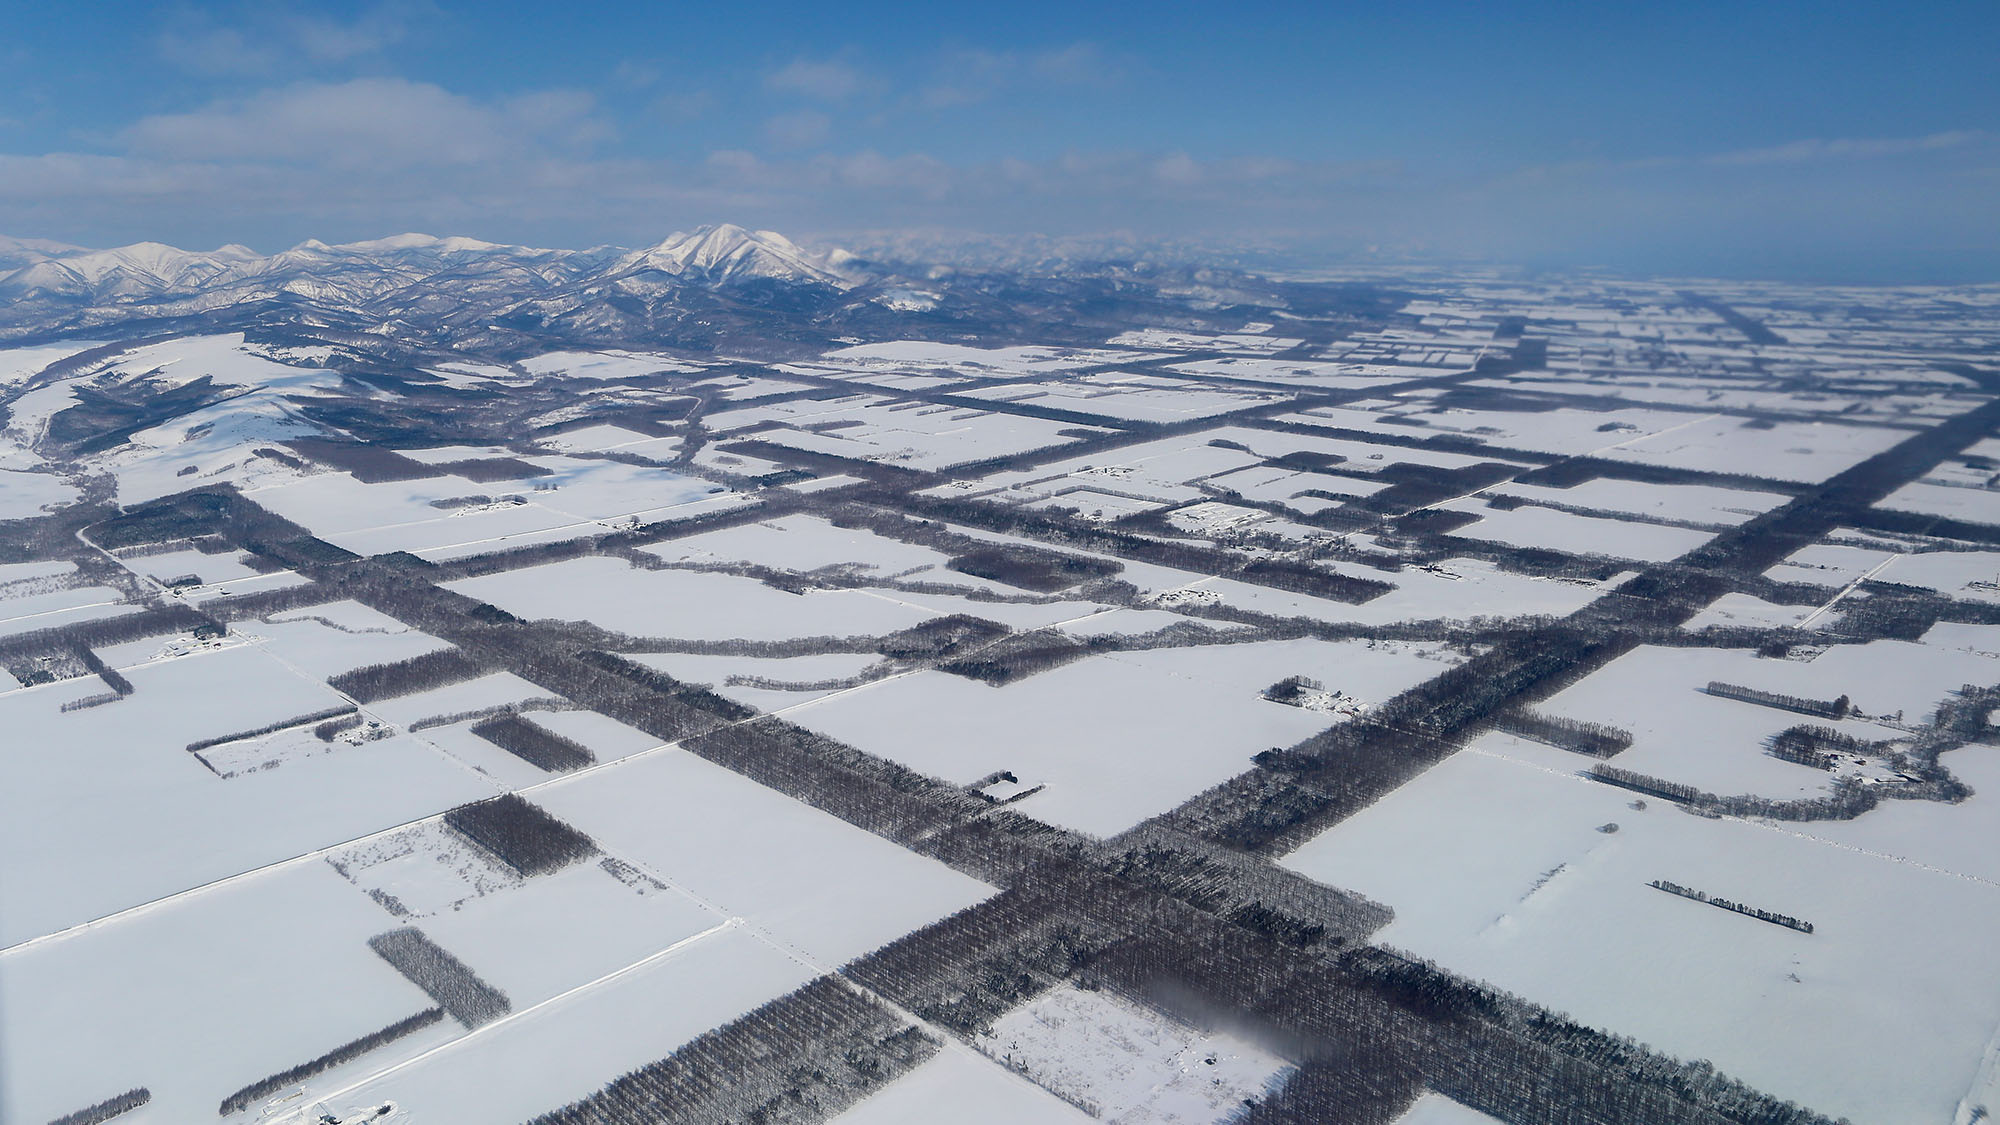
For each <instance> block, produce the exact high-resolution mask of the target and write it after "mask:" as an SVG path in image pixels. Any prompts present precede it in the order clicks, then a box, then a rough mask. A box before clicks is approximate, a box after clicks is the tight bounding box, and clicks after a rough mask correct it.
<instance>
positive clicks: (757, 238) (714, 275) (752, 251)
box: [615, 223, 849, 288]
mask: <svg viewBox="0 0 2000 1125" xmlns="http://www.w3.org/2000/svg"><path fill="white" fill-rule="evenodd" d="M615 268H616V271H617V272H621V273H645V272H653V273H666V274H673V275H675V276H676V277H682V278H696V279H700V280H703V281H707V282H710V283H712V284H721V283H730V282H739V281H749V280H754V279H758V278H769V279H775V280H779V281H809V282H817V283H819V284H822V285H832V286H837V287H839V288H846V287H847V286H848V284H849V283H848V281H847V280H846V279H845V278H842V277H841V276H840V274H839V273H838V272H837V271H835V270H834V269H833V268H832V266H831V265H830V264H829V262H828V261H827V260H826V259H824V258H822V257H820V256H818V255H814V254H811V253H809V252H807V251H805V250H802V249H800V248H799V247H798V246H797V245H795V244H794V243H793V242H792V241H791V240H790V239H788V238H786V237H785V236H784V235H782V234H779V233H778V232H776V231H769V230H759V231H753V230H748V229H746V228H744V227H739V226H737V225H736V224H734V223H717V224H714V225H712V226H701V227H696V228H695V229H694V230H692V231H676V232H675V233H673V234H671V235H669V236H667V238H666V239H665V240H664V241H662V242H661V243H660V244H659V245H657V246H654V247H651V248H649V249H646V250H640V251H636V252H634V253H631V254H627V255H626V256H625V257H624V258H622V259H620V260H619V262H618V263H617V266H616V267H615Z"/></svg>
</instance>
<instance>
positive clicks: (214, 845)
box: [0, 645, 492, 1092]
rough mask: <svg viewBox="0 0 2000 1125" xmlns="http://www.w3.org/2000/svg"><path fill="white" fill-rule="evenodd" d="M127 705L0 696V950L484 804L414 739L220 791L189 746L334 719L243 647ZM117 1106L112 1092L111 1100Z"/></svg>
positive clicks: (157, 682) (66, 687)
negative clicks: (1, 734)
mask: <svg viewBox="0 0 2000 1125" xmlns="http://www.w3.org/2000/svg"><path fill="white" fill-rule="evenodd" d="M125 675H126V676H127V677H128V678H129V679H130V680H131V682H132V685H133V687H134V691H133V693H132V694H131V695H129V696H127V697H125V698H122V699H117V700H115V701H113V702H108V703H105V704H102V705H100V706H94V707H88V708H84V709H82V710H75V711H70V712H63V711H61V709H60V708H61V705H62V704H63V703H64V702H67V701H70V700H72V699H77V698H82V697H84V696H87V695H90V694H92V693H93V692H98V691H101V690H103V689H102V687H101V685H99V684H98V683H97V682H96V680H95V679H94V678H91V679H88V680H83V681H78V680H66V681H61V682H58V683H55V684H49V685H45V686H41V687H36V688H30V689H26V690H21V691H14V692H9V693H7V694H6V695H4V696H0V730H5V731H7V732H8V733H7V737H6V738H4V739H0V763H3V764H4V768H5V771H6V774H7V776H8V778H9V779H10V783H9V784H8V785H5V786H0V844H3V845H4V846H0V882H4V883H5V885H6V887H7V909H6V910H5V911H4V912H0V944H4V945H11V944H13V943H16V942H20V941H25V940H28V939H32V938H36V937H39V936H41V935H43V934H47V933H50V932H53V931H56V930H60V929H63V928H65V927H69V926H75V925H78V924H80V923H83V922H87V921H89V920H91V919H93V918H97V917H100V916H103V915H107V914H112V913H115V912H117V911H120V910H124V909H126V908H128V907H133V906H137V905H140V904H141V903H145V902H148V901H151V900H153V899H157V898H160V897H163V896H167V895H171V894H174V893H176V892H178V891H183V890H186V889H188V888H189V887H194V886H198V885H200V884H203V883H206V882H209V881H210V880H214V879H221V878H226V877H228V876H231V875H235V874H237V873H239V872H243V871H249V870H251V869H253V868H257V867H260V866H263V865H265V864H270V863H275V862H279V861H282V860H286V859H290V858H292V857H293V856H297V855H302V854H305V853H307V852H310V851H312V850H314V849H317V848H320V847H323V846H324V845H326V844H329V843H333V842H337V841H340V840H344V839H349V838H352V837H356V836H361V835H365V834H367V833H370V832H373V831H376V830H379V829H381V828H385V827H388V826H390V825H394V824H399V823H402V822H404V821H407V820H411V819H414V818H416V817H421V816H426V815H429V814H431V813H434V812H438V811H440V810H442V809H445V808H449V807H451V806H452V805H454V804H458V803H460V802H462V801H467V800H472V799H475V798H478V797H484V796H488V795H489V794H490V793H491V792H492V790H491V788H490V787H489V786H488V785H487V784H486V783H484V782H482V781H481V780H480V779H479V778H478V777H477V775H475V774H473V773H471V772H470V771H467V770H465V769H463V768H462V767H460V766H457V765H455V764H453V763H451V762H450V761H449V760H448V759H446V758H444V757H443V756H442V755H439V754H436V753H434V752H432V751H430V750H429V749H428V748H426V747H425V746H423V744H421V743H419V742H416V741H414V740H412V739H409V738H408V737H399V738H390V739H384V740H381V741H376V742H369V743H366V744H364V745H360V746H353V747H344V748H341V749H338V750H336V751H333V752H330V753H326V754H320V755H317V756H314V757H310V758H305V759H302V760H298V761H293V762H287V763H286V764H284V765H282V766H281V767H279V768H277V769H272V770H263V771H258V772H252V773H246V774H242V775H239V776H237V777H232V778H227V779H225V778H221V777H218V776H216V775H215V774H214V773H212V772H211V771H210V770H209V769H208V768H207V767H206V766H204V765H203V764H202V763H201V762H200V761H199V760H198V759H197V758H196V757H195V755H194V754H192V753H190V752H188V750H187V749H186V746H187V745H188V744H189V743H191V742H195V741H197V740H201V739H206V738H214V737H219V736H223V735H228V734H231V733H234V732H238V731H246V730H254V729H256V728H259V727H262V726H265V725H267V724H270V723H274V722H281V721H284V720H287V719H293V718H297V717H299V716H303V715H309V714H312V713H315V712H320V711H324V710H327V709H329V708H332V707H336V706H339V705H340V704H341V703H342V700H341V698H340V697H339V696H338V695H336V694H335V693H334V692H333V691H332V690H330V689H329V688H327V687H326V686H325V685H324V684H322V683H318V682H316V681H314V680H312V679H309V678H307V677H304V676H301V675H298V674H296V673H293V672H291V671H289V670H288V669H286V668H285V667H284V666H282V665H281V664H279V663H278V662H277V661H276V660H274V659H272V658H271V657H270V656H268V655H266V654H264V653H263V652H260V651H259V650H258V649H257V648H255V647H254V646H248V645H238V646H234V647H227V648H221V649H216V650H213V651H208V652H202V653H198V654H194V655H189V656H181V657H176V658H173V659H169V660H164V661H160V662H157V663H152V664H146V665H143V666H139V667H133V668H128V669H126V670H125ZM113 1092H116V1091H113Z"/></svg>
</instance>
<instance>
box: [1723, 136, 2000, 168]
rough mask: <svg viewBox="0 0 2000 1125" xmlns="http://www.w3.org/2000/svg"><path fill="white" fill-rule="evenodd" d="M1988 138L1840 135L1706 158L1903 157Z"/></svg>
mask: <svg viewBox="0 0 2000 1125" xmlns="http://www.w3.org/2000/svg"><path fill="white" fill-rule="evenodd" d="M1987 139H1989V135H1988V134H1986V133H1983V132H1981V131H1979V130H1976V129H1959V130H1954V131H1951V132H1945V133H1931V134H1929V135H1928V136H1922V137H1841V138H1836V139H1834V140H1819V139H1809V140H1799V141H1792V142H1790V143H1788V144H1782V145H1773V146H1771V147H1769V148H1756V149H1744V150H1741V151H1737V152H1725V153H1718V154H1716V155H1714V156H1710V157H1707V158H1705V159H1706V162H1707V163H1710V164H1799V163H1803V162H1806V161H1812V160H1846V159H1868V158H1873V157H1882V156H1906V155H1909V154H1911V153H1921V152H1938V151H1941V150H1943V149H1952V148H1963V147H1965V146H1967V145H1972V144H1977V143H1979V142H1982V141H1985V140H1987Z"/></svg>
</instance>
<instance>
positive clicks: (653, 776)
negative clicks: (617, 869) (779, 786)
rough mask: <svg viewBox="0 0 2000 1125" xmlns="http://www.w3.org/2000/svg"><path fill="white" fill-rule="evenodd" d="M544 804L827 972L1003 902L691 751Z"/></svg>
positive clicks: (616, 772) (584, 781)
mask: <svg viewBox="0 0 2000 1125" xmlns="http://www.w3.org/2000/svg"><path fill="white" fill-rule="evenodd" d="M535 799H536V801H537V802H538V803H540V804H541V805H543V806H544V807H546V808H547V809H548V810H549V811H550V812H552V813H554V814H556V815H557V816H559V817H561V818H562V819H564V820H566V821H568V822H569V823H570V824H572V825H574V826H575V827H576V828H577V829H578V830H580V831H582V832H584V833H586V834H588V835H590V836H592V837H593V838H595V839H597V840H598V841H599V842H600V843H601V844H602V845H603V846H604V847H605V848H606V849H607V850H609V851H610V852H612V853H613V854H615V855H617V856H620V857H623V858H626V859H629V860H631V861H632V862H634V863H637V864H640V865H642V867H643V868H644V869H645V870H646V871H647V872H648V873H650V874H652V875H654V876H656V877H658V878H659V879H661V880H663V881H665V882H666V883H667V884H669V885H670V886H672V887H674V888H675V889H677V890H680V891H683V892H685V893H686V894H688V895H691V896H693V897H694V898H695V899H696V900H698V901H700V902H702V903H704V904H706V905H708V906H710V907H712V908H714V909H715V910H717V911H719V912H721V914H723V915H724V916H727V917H736V918H743V919H747V920H748V921H749V922H750V923H751V924H752V925H753V926H755V927H756V928H757V930H758V931H759V932H760V933H763V934H766V935H768V936H769V937H770V939H771V940H773V941H775V942H777V943H779V944H780V945H782V946H783V947H784V948H786V949H787V950H790V951H792V952H794V953H795V954H796V955H798V956H799V957H801V958H803V959H805V960H807V961H809V962H810V963H812V964H814V965H815V966H818V967H819V968H822V969H830V968H833V967H835V966H838V965H840V964H841V963H843V962H845V961H848V960H851V959H852V958H855V957H858V956H860V955H862V954H864V953H867V952H869V951H871V950H873V949H875V948H876V947H878V946H881V945H884V944H886V943H888V942H889V941H892V940H894V939H895V938H898V937H900V936H902V935H903V934H905V933H907V932H908V931H910V930H913V929H915V928H917V927H919V926H922V925H925V924H927V923H929V922H932V921H935V920H936V919H938V918H942V917H943V916H945V915H947V914H950V913H952V912H953V911H955V910H960V909H962V908H964V907H967V906H970V905H972V904H973V903H975V902H978V901H980V900H981V899H984V898H985V897H987V896H988V895H990V894H991V893H993V889H992V888H991V887H988V886H986V885H985V884H983V883H980V882H977V881H975V880H973V879H970V878H968V877H966V876H964V875H961V874H959V873H958V872H956V871H953V870H951V869H950V868H948V867H945V866H944V865H943V864H940V863H936V862H934V861H932V860H929V859H925V858H923V857H921V856H918V855H916V854H914V853H912V852H908V851H905V850H904V849H902V848H900V847H897V846H896V845H895V844H892V843H889V842H888V841H886V840H883V839H881V838H879V837H876V836H872V835H870V834H868V833H867V832H864V831H862V830H861V829H859V828H856V827H854V826H853V825H850V824H848V823H847V822H845V821H842V820H838V819H836V818H834V817H832V816H830V815H828V814H826V813H823V812H820V811H819V810H817V809H813V808H810V807H808V806H806V805H803V804H800V803H799V802H797V801H793V800H791V799H790V798H788V797H785V796H782V795H780V794H778V793H775V792H773V791H771V790H769V789H766V788H764V787H762V786H760V785H758V784H756V783H755V782H752V781H748V780H746V779H744V778H742V777H739V776H737V775H736V774H733V773H730V772H729V771H727V770H725V769H723V768H722V767H720V766H716V765H712V764H710V763H708V762H706V761H703V760H702V759H700V758H696V757H694V756H693V755H691V754H688V753H686V752H685V751H680V750H673V751H666V752H662V753H658V754H651V755H647V756H645V757H643V758H633V759H630V760H628V761H626V762H623V763H620V764H618V765H615V766H611V767H607V768H605V769H601V770H595V771H590V772H586V773H582V774H577V775H574V776H572V777H566V778H559V779H557V780H555V781H553V782H551V783H550V784H548V785H546V786H544V787H543V788H542V789H540V790H539V791H538V792H537V794H536V797H535Z"/></svg>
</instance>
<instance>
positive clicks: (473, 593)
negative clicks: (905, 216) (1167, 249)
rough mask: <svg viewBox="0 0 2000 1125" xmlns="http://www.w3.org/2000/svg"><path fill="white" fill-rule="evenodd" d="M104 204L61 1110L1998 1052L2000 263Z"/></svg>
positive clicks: (32, 800)
mask: <svg viewBox="0 0 2000 1125" xmlns="http://www.w3.org/2000/svg"><path fill="white" fill-rule="evenodd" d="M53 245H54V244H33V243H27V242H14V241H12V240H6V239H0V294H5V295H6V297H5V300H0V1122H5V1123H7V1125H13V1123H14V1122H16V1121H20V1122H24V1123H28V1125H40V1123H44V1122H53V1123H57V1125H85V1123H88V1125H106V1123H108V1125H128V1123H136V1125H182V1123H186V1122H196V1121H210V1120H213V1121H218V1122H221V1123H222V1125H236V1123H239V1122H241V1123H246V1125H361V1123H362V1122H370V1123H374V1125H438V1123H447V1122H494V1123H496V1125H640V1123H652V1122H659V1121H677V1122H678V1121H688V1122H736V1121H760V1122H767V1123H769V1125H810V1123H813V1122H820V1121H833V1122H839V1123H841V1125H935V1123H937V1122H949V1123H964V1125H1001V1123H1006V1125H1014V1123H1016V1122H1078V1121H1092V1120H1094V1121H1105V1122H1113V1123H1123V1125H1141V1123H1152V1125H1169V1123H1171V1125H1223V1123H1228V1122H1238V1123H1246V1125H1248V1123H1255V1122H1263V1121H1298V1122H1307V1121H1311V1122H1318V1121H1327V1122H1340V1121H1371V1122H1398V1123H1400V1125H1482V1123H1493V1122H1516V1123H1518V1122H1540V1121H1565V1122H1578V1123H1586V1122H1588V1123H1598V1125H1625V1123H1628V1122H1643V1123H1645V1125H1838V1123H1839V1122H1840V1120H1841V1119H1843V1118H1844V1119H1846V1120H1847V1121H1851V1122H1853V1123H1854V1125H1871V1123H1875V1122H1885V1123H1894V1125H1902V1123H1904V1122H1911V1123H1916V1122H1940V1123H1943V1122H1951V1123H1953V1125H1976V1123H1977V1122H1980V1121H1985V1120H1990V1119H1991V1118H1992V1116H1993V1115H1994V1114H1995V1113H1996V1112H2000V962H1996V959H1995V958H1994V957H1993V956H1992V955H1991V952H1990V947H1991V946H1992V945H1993V934H1994V933H1995V932H1996V930H2000V847H1996V844H2000V502H1996V500H1995V497H1996V495H1997V494H2000V493H1996V489H1995V487H1994V485H1995V483H1996V480H2000V436H1995V434H1996V432H2000V385H1996V384H1995V383H1994V381H1993V380H1992V379H1991V378H1990V373H1989V372H1988V371H1987V369H1988V368H1990V367H1991V366H1992V364H1991V362H1990V352H1991V341H1992V340H1993V339H1994V338H1995V336H1996V333H2000V289H1995V288H1994V287H1992V286H1980V285H1963V286H1951V287H1917V288H1907V289H1891V288H1847V289H1840V290H1830V289H1823V288H1816V287H1810V286H1797V285H1781V284H1775V283H1756V282H1723V281H1712V280H1704V279H1698V278H1697V279H1685V278H1684V279H1677V280H1675V281H1674V282H1671V283H1664V282H1652V281H1644V280H1636V279H1612V278H1610V277H1608V275H1592V276H1589V277H1581V278H1565V277H1561V276H1557V275H1555V274H1550V273H1537V274H1535V275H1533V276H1532V277H1530V276H1528V275H1522V274H1515V273H1512V272H1510V271H1508V270H1506V269H1503V268H1500V267H1491V268H1480V269H1476V270H1463V271H1460V270H1449V269H1445V268H1444V267H1440V266H1422V267H1415V266H1413V267H1409V268H1407V269H1400V270H1397V271H1395V272H1393V273H1384V272H1382V271H1383V270H1384V269H1387V267H1377V266H1374V265H1367V264H1363V265H1352V266H1348V267H1342V268H1339V269H1329V270H1327V271H1323V272H1320V273H1316V274H1313V275H1312V280H1305V279H1303V275H1302V276H1301V277H1294V278H1285V277H1267V276H1261V275H1258V274H1253V273H1246V272H1241V271H1236V270H1228V269H1223V268H1221V267H1215V268H1208V267H1201V268H1183V266H1182V265H1180V264H1172V263H1166V262H1154V263H1149V264H1142V265H1133V266H1119V267H1098V266H1084V265H1076V264H1074V262H1073V261H1072V258H1074V255H1073V254H1071V253H1070V252H1069V251H1068V250H1060V251H1059V250H1057V249H1055V248H1054V245H1053V244H1052V246H1051V248H1050V250H1049V252H1048V253H1047V254H1046V255H1043V256H1042V257H1041V258H1040V261H1041V264H1039V265H1037V266H1036V267H1035V268H1034V270H1033V271H1026V270H1023V271H1011V270H1008V269H1006V268H1003V267H999V266H994V267H991V268H990V269H989V268H987V267H984V266H981V267H979V268H976V269H975V268H972V267H970V266H968V265H964V264H961V265H960V266H959V267H956V268H942V267H940V268H937V269H930V268H924V269H922V270H912V269H911V268H910V267H909V266H906V265H902V264H897V260H899V259H900V256H902V255H905V254H911V253H916V251H915V250H909V249H903V250H896V251H895V252H894V253H888V252H886V248H882V247H878V248H877V249H881V250H885V252H884V253H882V254H880V255H877V256H878V257H881V258H883V259H888V260H882V261H878V260H876V257H877V256H866V255H857V254H845V253H835V252H831V251H827V252H822V251H821V250H815V249H811V248H802V247H800V246H798V245H795V244H793V243H791V242H789V241H787V240H786V239H784V238H783V237H782V236H780V235H777V234H774V233H772V232H768V231H763V232H759V231H748V230H743V229H740V228H735V227H715V228H704V229H703V230H700V231H696V232H693V233H689V234H683V235H677V236H675V237H674V238H671V239H668V240H667V241H666V242H664V243H662V244H661V245H659V246H656V247H653V248H650V249H645V250H637V251H631V252H626V251H621V250H615V249H611V248H599V249H597V250H593V251H586V252H575V253H573V252H568V251H555V250H531V249H525V248H520V247H504V246H497V245H494V244H489V243H483V242H477V241H474V240H470V239H463V238H451V239H439V238H433V237H430V236H424V235H404V236H398V237H395V238H390V239H384V240H379V241H377V242H373V243H358V244H350V245H346V246H338V247H331V246H326V245H324V244H320V243H306V244H303V245H301V246H300V247H297V248H295V249H294V250H292V251H287V252H285V253H283V254H279V255H276V256H273V257H270V258H265V257H261V256H259V255H257V254H256V253H255V252H253V251H249V250H245V249H243V248H241V247H225V248H224V249H223V250H220V251H216V252H213V253H210V254H188V253H184V252H182V251H177V250H174V249H173V248H171V247H165V246H160V245H157V244H147V245H142V246H137V247H128V248H124V249H122V250H116V251H84V250H79V249H75V248H56V249H51V248H50V247H52V246H53ZM37 247H41V248H40V249H37ZM857 249H859V248H857ZM17 259H19V260H20V261H21V262H26V263H28V264H25V265H16V264H15V262H16V260H17ZM273 294H283V297H282V299H280V298H277V297H274V296H273ZM503 298H504V299H503ZM445 310H448V311H445ZM84 326H87V327H84ZM72 336H81V337H87V338H76V339H72V338H71V337H72ZM1787 1103H1789V1104H1787Z"/></svg>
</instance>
